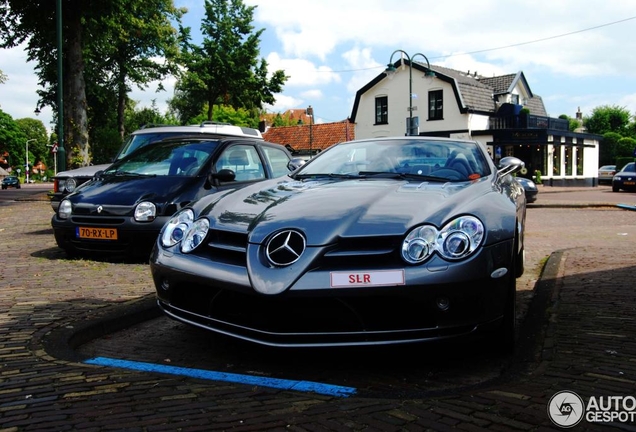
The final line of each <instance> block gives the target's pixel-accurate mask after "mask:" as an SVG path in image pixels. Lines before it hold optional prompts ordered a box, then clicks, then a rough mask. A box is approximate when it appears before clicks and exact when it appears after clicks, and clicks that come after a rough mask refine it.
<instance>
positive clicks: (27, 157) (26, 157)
mask: <svg viewBox="0 0 636 432" xmlns="http://www.w3.org/2000/svg"><path fill="white" fill-rule="evenodd" d="M30 141H37V139H35V138H32V139H28V140H27V141H26V155H24V159H25V161H26V182H27V184H28V183H29V142H30Z"/></svg>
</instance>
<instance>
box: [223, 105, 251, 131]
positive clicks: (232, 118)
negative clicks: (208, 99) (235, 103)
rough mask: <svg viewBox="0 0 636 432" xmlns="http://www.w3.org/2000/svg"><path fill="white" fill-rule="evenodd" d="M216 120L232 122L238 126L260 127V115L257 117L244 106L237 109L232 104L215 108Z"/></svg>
mask: <svg viewBox="0 0 636 432" xmlns="http://www.w3.org/2000/svg"><path fill="white" fill-rule="evenodd" d="M214 121H217V122H220V123H230V124H233V125H237V126H247V127H251V128H255V129H256V128H258V122H259V117H258V115H257V116H256V117H255V116H254V115H252V113H250V112H249V111H248V110H246V109H244V108H238V109H235V108H233V107H231V106H227V105H220V106H217V107H215V108H214Z"/></svg>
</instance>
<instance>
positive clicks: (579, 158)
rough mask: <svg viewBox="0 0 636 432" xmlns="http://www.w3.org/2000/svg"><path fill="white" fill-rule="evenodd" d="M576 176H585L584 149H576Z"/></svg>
mask: <svg viewBox="0 0 636 432" xmlns="http://www.w3.org/2000/svg"><path fill="white" fill-rule="evenodd" d="M576 174H577V175H583V147H582V146H579V147H577V148H576Z"/></svg>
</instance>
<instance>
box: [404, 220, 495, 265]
mask: <svg viewBox="0 0 636 432" xmlns="http://www.w3.org/2000/svg"><path fill="white" fill-rule="evenodd" d="M483 238H484V225H483V224H482V223H481V221H480V220H479V219H477V218H476V217H473V216H460V217H458V218H457V219H454V220H452V221H451V222H449V223H448V224H446V225H445V226H444V227H443V228H442V229H441V230H437V228H435V227H433V226H432V225H423V226H420V227H417V228H415V229H413V230H412V231H411V232H410V233H409V234H408V235H407V236H406V238H405V239H404V242H403V243H402V258H403V259H404V261H406V262H407V263H409V264H419V263H421V262H424V261H426V260H427V259H428V258H429V257H430V256H431V255H432V254H433V253H435V252H437V253H439V254H440V255H441V256H442V257H443V258H445V259H447V260H458V259H462V258H466V257H467V256H469V255H470V254H472V253H473V252H475V250H477V248H478V247H479V245H481V242H482V240H483Z"/></svg>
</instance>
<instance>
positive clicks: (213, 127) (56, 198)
mask: <svg viewBox="0 0 636 432" xmlns="http://www.w3.org/2000/svg"><path fill="white" fill-rule="evenodd" d="M193 134H195V135H197V134H202V135H205V136H215V137H223V136H234V137H244V138H254V139H263V137H262V136H261V133H260V131H258V129H252V128H248V127H241V126H234V125H229V124H225V123H214V122H203V123H201V124H200V125H191V126H151V127H143V128H141V129H139V130H136V131H135V132H133V133H132V134H130V136H129V137H128V138H127V139H126V141H125V142H124V144H123V145H122V147H121V149H120V150H119V153H118V154H117V156H116V157H115V161H118V160H119V159H122V158H123V157H125V156H127V155H129V154H130V153H132V152H133V151H135V150H137V149H138V148H141V147H143V146H145V145H147V144H149V143H152V142H155V141H160V140H162V139H165V138H170V137H175V136H179V135H193ZM110 165H111V164H103V165H91V166H87V167H82V168H77V169H74V170H70V171H62V172H59V173H57V175H56V176H55V177H53V193H52V194H51V207H53V210H55V211H57V208H58V206H59V205H60V201H62V199H63V198H64V197H65V196H66V195H68V194H69V193H71V192H73V191H75V189H77V188H78V187H80V186H81V185H82V184H84V183H86V182H87V181H89V180H90V179H92V178H93V176H94V175H95V173H97V172H98V171H103V170H105V169H106V168H108V167H109V166H110Z"/></svg>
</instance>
